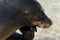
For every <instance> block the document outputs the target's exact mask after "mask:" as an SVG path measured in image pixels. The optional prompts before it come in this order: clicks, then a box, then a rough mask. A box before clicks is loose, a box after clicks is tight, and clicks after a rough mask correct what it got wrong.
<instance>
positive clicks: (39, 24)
mask: <svg viewBox="0 0 60 40" xmlns="http://www.w3.org/2000/svg"><path fill="white" fill-rule="evenodd" d="M32 24H33V25H34V26H37V27H40V28H49V27H50V26H51V24H50V23H42V22H32Z"/></svg>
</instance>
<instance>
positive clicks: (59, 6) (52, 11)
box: [34, 0, 60, 40]
mask: <svg viewBox="0 0 60 40" xmlns="http://www.w3.org/2000/svg"><path fill="white" fill-rule="evenodd" d="M37 1H39V2H40V4H41V5H42V7H43V8H44V10H45V13H46V15H47V16H48V17H49V18H50V19H51V20H52V22H53V24H52V26H51V27H50V28H47V29H42V28H37V29H38V32H36V33H35V37H34V40H60V0H37Z"/></svg>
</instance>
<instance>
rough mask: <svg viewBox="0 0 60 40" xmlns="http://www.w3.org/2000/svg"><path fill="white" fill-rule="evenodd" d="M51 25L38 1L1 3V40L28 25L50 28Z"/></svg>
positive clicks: (13, 0)
mask: <svg viewBox="0 0 60 40" xmlns="http://www.w3.org/2000/svg"><path fill="white" fill-rule="evenodd" d="M51 24H52V22H51V20H50V19H49V18H48V17H47V16H46V15H45V13H44V11H43V9H42V7H41V5H40V4H39V3H38V2H37V1H36V0H1V1H0V40H5V39H6V38H7V37H9V36H10V35H11V34H12V33H14V32H15V31H16V30H17V29H19V28H21V27H24V26H26V25H33V26H38V27H43V28H48V27H49V26H50V25H51Z"/></svg>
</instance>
